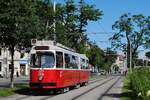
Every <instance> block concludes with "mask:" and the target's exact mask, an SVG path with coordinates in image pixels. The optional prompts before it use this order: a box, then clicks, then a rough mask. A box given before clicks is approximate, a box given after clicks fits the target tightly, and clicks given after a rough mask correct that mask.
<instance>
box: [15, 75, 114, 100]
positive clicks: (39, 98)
mask: <svg viewBox="0 0 150 100" xmlns="http://www.w3.org/2000/svg"><path fill="white" fill-rule="evenodd" d="M112 79H114V77H107V78H106V77H102V78H100V79H97V78H96V79H92V80H90V82H89V83H88V85H87V86H89V85H91V84H94V83H96V82H100V81H104V80H105V81H104V82H102V83H101V84H99V85H96V86H94V87H92V88H90V89H89V90H87V91H85V92H83V93H81V94H79V95H77V96H75V97H73V98H72V99H70V100H75V99H77V98H79V97H80V96H83V95H85V94H87V93H88V92H90V91H92V90H94V89H96V88H97V87H100V86H102V85H104V84H105V83H107V82H109V81H111V80H112ZM79 89H80V88H79ZM75 90H76V89H75ZM77 90H78V89H77ZM72 92H73V90H72ZM68 93H69V92H68ZM64 94H66V93H64ZM59 95H63V94H50V95H47V94H44V95H38V94H33V92H31V93H29V95H25V96H22V97H20V98H16V99H15V100H30V99H31V100H49V99H51V98H53V97H57V96H59ZM36 98H37V99H36Z"/></svg>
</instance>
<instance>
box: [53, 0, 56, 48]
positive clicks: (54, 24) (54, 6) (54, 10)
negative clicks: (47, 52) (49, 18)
mask: <svg viewBox="0 0 150 100" xmlns="http://www.w3.org/2000/svg"><path fill="white" fill-rule="evenodd" d="M53 12H54V18H53V31H54V33H53V39H54V45H55V44H56V19H55V17H56V2H55V0H53Z"/></svg>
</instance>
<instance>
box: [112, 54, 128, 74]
mask: <svg viewBox="0 0 150 100" xmlns="http://www.w3.org/2000/svg"><path fill="white" fill-rule="evenodd" d="M125 63H126V59H125V56H123V55H117V59H116V61H115V63H114V64H113V65H112V67H111V70H112V71H114V72H115V71H116V69H117V71H119V72H121V73H122V71H123V69H124V67H125ZM116 67H118V68H116Z"/></svg>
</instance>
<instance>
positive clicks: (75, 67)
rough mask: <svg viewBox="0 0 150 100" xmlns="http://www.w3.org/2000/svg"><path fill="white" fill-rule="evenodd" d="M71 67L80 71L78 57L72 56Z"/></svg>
mask: <svg viewBox="0 0 150 100" xmlns="http://www.w3.org/2000/svg"><path fill="white" fill-rule="evenodd" d="M71 66H72V68H73V69H78V57H77V56H72V59H71Z"/></svg>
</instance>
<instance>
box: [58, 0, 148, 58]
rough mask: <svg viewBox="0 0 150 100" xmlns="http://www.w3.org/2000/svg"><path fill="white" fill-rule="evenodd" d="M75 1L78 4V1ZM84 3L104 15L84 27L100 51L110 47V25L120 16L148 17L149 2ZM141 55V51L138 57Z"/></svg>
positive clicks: (88, 0)
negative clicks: (141, 15) (136, 15)
mask: <svg viewBox="0 0 150 100" xmlns="http://www.w3.org/2000/svg"><path fill="white" fill-rule="evenodd" d="M75 1H76V2H78V1H79V0H75ZM56 2H63V0H56ZM85 2H86V3H88V4H91V5H95V8H97V9H100V10H102V11H103V14H104V15H103V16H102V19H101V20H99V21H97V22H89V24H88V26H87V27H86V29H87V33H88V37H89V39H90V40H91V41H93V42H94V41H95V42H96V44H97V45H98V46H99V47H100V48H102V49H106V48H107V47H111V45H110V41H108V39H109V38H110V37H111V36H112V32H113V30H112V25H113V24H114V22H115V21H117V20H118V19H119V17H120V16H121V15H122V14H124V13H131V14H132V15H133V14H143V15H144V16H150V0H85ZM101 32H102V33H101ZM93 33H97V34H93ZM103 33H107V34H103ZM144 51H145V50H144ZM143 55H144V54H143V51H142V52H141V53H140V56H143Z"/></svg>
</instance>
